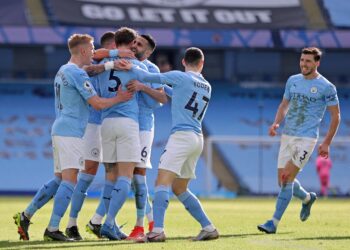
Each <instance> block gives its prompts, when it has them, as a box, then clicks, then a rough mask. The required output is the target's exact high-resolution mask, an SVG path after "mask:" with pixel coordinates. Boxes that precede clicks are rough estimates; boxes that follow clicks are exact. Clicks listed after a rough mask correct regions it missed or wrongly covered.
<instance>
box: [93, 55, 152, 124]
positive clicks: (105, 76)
mask: <svg viewBox="0 0 350 250" xmlns="http://www.w3.org/2000/svg"><path fill="white" fill-rule="evenodd" d="M112 60H114V59H113V58H105V59H104V60H102V62H101V63H105V62H106V61H112ZM131 62H132V63H133V64H135V65H139V66H140V67H142V68H143V69H146V67H145V66H144V65H143V64H141V63H140V62H139V61H137V60H134V59H131ZM134 79H136V77H135V74H134V73H133V72H130V71H118V70H108V71H105V72H103V73H101V74H99V75H98V77H97V81H98V85H99V89H100V91H101V96H102V97H105V98H110V97H113V96H115V95H116V94H117V91H118V88H119V86H120V85H122V89H123V90H127V88H126V85H127V84H128V82H129V81H131V80H134ZM138 112H139V109H138V103H137V95H134V96H133V97H132V98H131V99H130V100H128V101H126V102H122V103H118V104H116V105H113V106H112V107H110V108H107V109H104V110H103V111H102V119H104V118H111V117H128V118H131V119H133V120H135V121H136V122H138Z"/></svg>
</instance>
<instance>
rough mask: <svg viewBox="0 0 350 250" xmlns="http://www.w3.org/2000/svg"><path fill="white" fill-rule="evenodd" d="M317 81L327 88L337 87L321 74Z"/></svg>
mask: <svg viewBox="0 0 350 250" xmlns="http://www.w3.org/2000/svg"><path fill="white" fill-rule="evenodd" d="M317 80H318V82H319V83H320V84H322V85H324V86H325V87H331V88H335V85H334V84H333V83H331V82H330V81H329V80H328V79H327V78H326V77H324V76H323V75H321V74H320V75H319V76H318V77H317Z"/></svg>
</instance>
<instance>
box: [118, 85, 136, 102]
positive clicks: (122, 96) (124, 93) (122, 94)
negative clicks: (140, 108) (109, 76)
mask: <svg viewBox="0 0 350 250" xmlns="http://www.w3.org/2000/svg"><path fill="white" fill-rule="evenodd" d="M133 96H134V93H133V92H130V91H129V90H123V89H122V85H119V87H118V91H117V98H118V99H119V100H120V102H126V101H128V100H130V99H131V98H132V97H133Z"/></svg>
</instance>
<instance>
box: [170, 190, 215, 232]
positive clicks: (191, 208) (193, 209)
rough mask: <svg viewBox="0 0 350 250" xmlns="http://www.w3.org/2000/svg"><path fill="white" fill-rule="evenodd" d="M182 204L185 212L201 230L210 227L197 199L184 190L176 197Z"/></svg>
mask: <svg viewBox="0 0 350 250" xmlns="http://www.w3.org/2000/svg"><path fill="white" fill-rule="evenodd" d="M177 198H178V199H179V200H180V201H181V202H182V204H184V206H185V208H186V210H187V211H188V212H189V213H190V214H191V215H192V217H193V218H195V219H196V220H197V221H198V222H199V223H200V224H201V226H202V228H204V227H206V226H209V225H211V222H210V220H209V218H208V216H207V215H206V214H205V212H204V210H203V208H202V206H201V203H200V201H199V200H198V198H197V197H196V196H195V195H194V194H192V193H191V191H190V190H188V189H187V190H186V191H185V192H183V193H182V194H180V195H179V196H178V197H177Z"/></svg>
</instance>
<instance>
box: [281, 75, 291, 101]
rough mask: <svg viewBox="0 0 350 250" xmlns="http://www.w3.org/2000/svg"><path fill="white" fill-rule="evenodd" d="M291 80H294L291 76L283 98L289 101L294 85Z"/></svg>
mask: <svg viewBox="0 0 350 250" xmlns="http://www.w3.org/2000/svg"><path fill="white" fill-rule="evenodd" d="M291 82H292V81H291V77H289V78H288V80H287V83H286V88H285V89H284V94H283V98H284V99H287V100H288V101H289V100H290V87H291V85H292V83H291Z"/></svg>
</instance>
